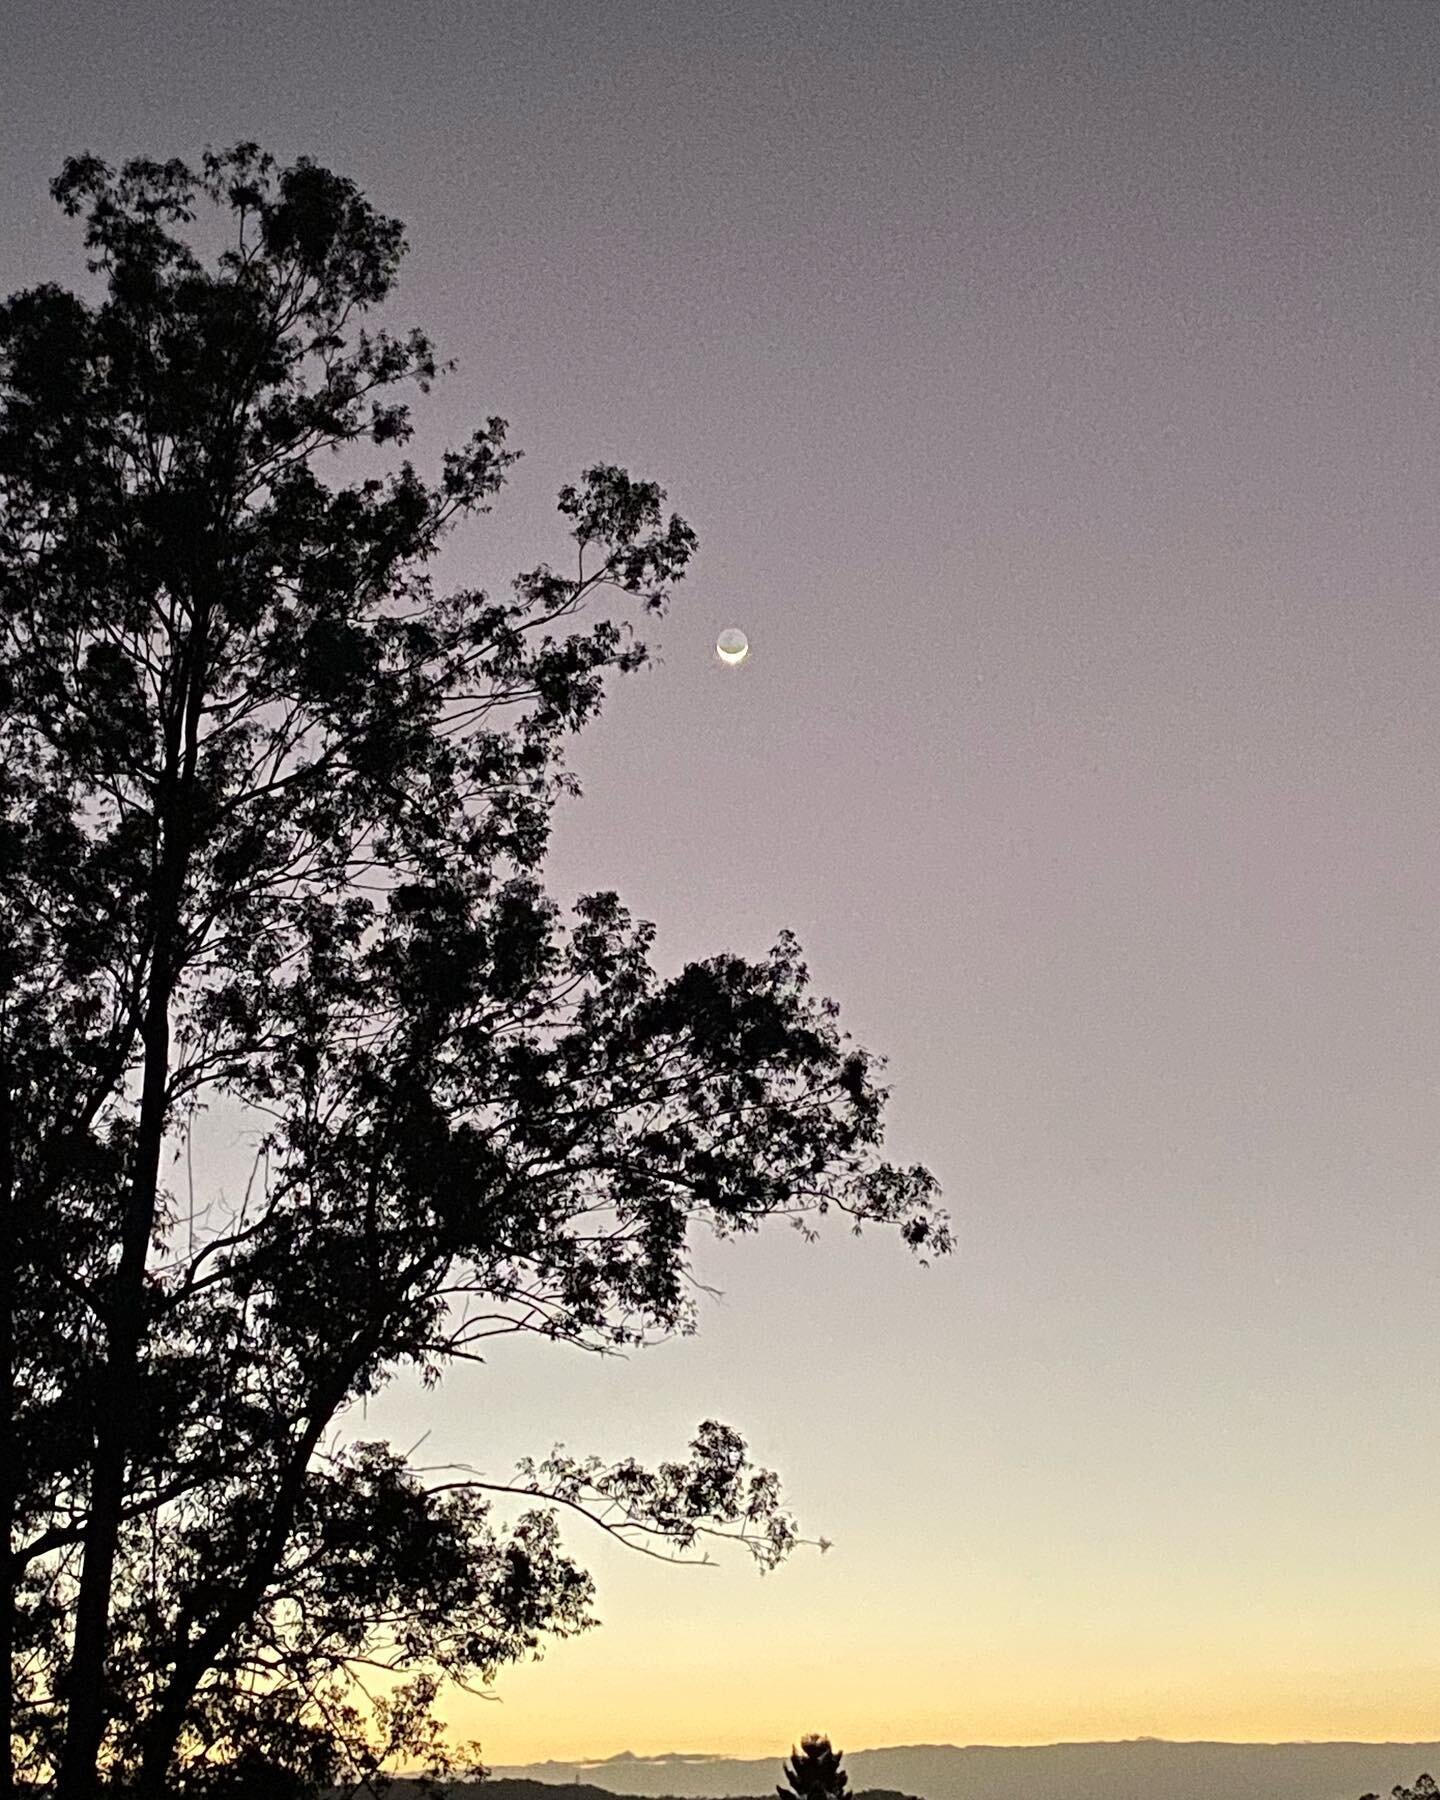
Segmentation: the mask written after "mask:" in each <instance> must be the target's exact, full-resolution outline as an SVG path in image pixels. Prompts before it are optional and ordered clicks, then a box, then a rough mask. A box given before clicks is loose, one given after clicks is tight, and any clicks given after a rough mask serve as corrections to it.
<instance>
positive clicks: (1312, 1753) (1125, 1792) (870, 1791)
mask: <svg viewBox="0 0 1440 1800" xmlns="http://www.w3.org/2000/svg"><path fill="white" fill-rule="evenodd" d="M788 1749H789V1746H788V1745H785V1746H783V1748H782V1753H781V1754H780V1755H777V1756H773V1757H764V1758H757V1759H755V1760H741V1759H739V1758H731V1757H719V1756H705V1755H696V1754H690V1753H683V1752H681V1753H671V1754H669V1755H666V1756H657V1757H640V1756H635V1755H633V1754H632V1753H629V1752H624V1753H622V1754H621V1755H619V1756H616V1757H610V1758H607V1759H606V1760H604V1761H603V1762H594V1763H557V1762H547V1763H536V1764H531V1765H528V1766H524V1767H498V1768H496V1769H495V1770H494V1771H493V1775H492V1778H491V1779H489V1780H487V1781H486V1782H485V1783H484V1784H483V1787H484V1800H559V1796H557V1795H556V1792H555V1790H556V1789H557V1788H562V1789H563V1792H564V1800H666V1797H667V1796H678V1795H683V1796H686V1800H751V1797H752V1796H754V1797H764V1796H773V1794H774V1791H775V1783H776V1779H777V1773H778V1771H779V1770H780V1766H781V1763H782V1762H783V1760H784V1754H783V1753H784V1751H785V1750H788ZM845 1763H846V1766H847V1768H848V1769H849V1770H850V1779H851V1785H852V1789H855V1790H858V1792H857V1796H856V1800H860V1797H861V1796H862V1795H876V1796H878V1795H879V1794H880V1793H882V1792H883V1793H885V1794H887V1795H894V1794H906V1795H914V1794H919V1795H923V1796H924V1797H925V1800H1359V1796H1360V1795H1362V1794H1366V1793H1373V1794H1380V1795H1388V1794H1389V1792H1390V1790H1391V1788H1393V1787H1395V1786H1396V1785H1397V1784H1398V1785H1403V1786H1406V1787H1410V1786H1413V1784H1414V1782H1415V1779H1416V1777H1417V1776H1418V1775H1419V1774H1420V1773H1421V1772H1422V1771H1424V1770H1428V1771H1429V1772H1430V1773H1431V1774H1434V1775H1437V1776H1440V1742H1434V1743H1418V1744H1417V1743H1385V1744H1367V1743H1353V1742H1337V1743H1298V1744H1232V1743H1205V1742H1192V1743H1180V1742H1172V1741H1170V1740H1167V1739H1163V1738H1132V1739H1127V1740H1124V1741H1121V1742H1110V1743H1071V1744H1038V1745H1019V1746H1017V1745H994V1744H970V1745H965V1746H963V1747H962V1746H958V1745H955V1744H910V1745H899V1746H894V1747H891V1748H886V1749H876V1750H854V1751H850V1750H847V1751H846V1753H845ZM577 1782H578V1783H579V1784H580V1785H578V1786H577V1785H576V1783H577ZM522 1783H523V1786H522Z"/></svg>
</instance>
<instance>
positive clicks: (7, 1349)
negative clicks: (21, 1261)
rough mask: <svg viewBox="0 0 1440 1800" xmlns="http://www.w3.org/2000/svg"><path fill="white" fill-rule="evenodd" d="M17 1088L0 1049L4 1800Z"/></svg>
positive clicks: (11, 1737) (3, 1799)
mask: <svg viewBox="0 0 1440 1800" xmlns="http://www.w3.org/2000/svg"><path fill="white" fill-rule="evenodd" d="M15 1098H16V1096H15V1088H14V1076H13V1071H12V1069H11V1065H10V1052H9V1048H8V1045H0V1220H3V1226H0V1229H3V1232H4V1242H3V1244H0V1363H3V1365H4V1382H5V1419H4V1425H3V1429H0V1529H3V1531H4V1539H3V1542H4V1546H5V1572H6V1575H7V1577H8V1580H7V1582H6V1586H5V1598H4V1602H3V1604H0V1800H10V1797H11V1795H13V1794H14V1792H15V1660H14V1659H15V1575H16V1569H15V1563H14V1560H13V1558H14V1554H15V1501H16V1494H15V1476H16V1461H17V1459H16V1456H15V1443H14V1419H15V1398H16V1395H15V1265H16V1263H17V1261H18V1257H17V1255H16V1252H17V1250H18V1249H19V1238H20V1233H19V1229H18V1223H17V1220H16V1217H15V1206H16V1193H15Z"/></svg>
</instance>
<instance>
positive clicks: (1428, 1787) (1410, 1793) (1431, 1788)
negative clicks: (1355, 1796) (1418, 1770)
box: [1360, 1775, 1440, 1800]
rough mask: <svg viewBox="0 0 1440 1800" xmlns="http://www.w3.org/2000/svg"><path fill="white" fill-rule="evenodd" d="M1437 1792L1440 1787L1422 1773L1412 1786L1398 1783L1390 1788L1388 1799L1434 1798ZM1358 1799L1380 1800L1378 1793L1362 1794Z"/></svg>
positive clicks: (1418, 1799) (1416, 1799)
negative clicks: (1403, 1785)
mask: <svg viewBox="0 0 1440 1800" xmlns="http://www.w3.org/2000/svg"><path fill="white" fill-rule="evenodd" d="M1437 1794H1440V1787H1436V1785H1435V1782H1434V1780H1433V1779H1432V1778H1431V1777H1430V1776H1429V1775H1422V1776H1421V1777H1420V1779H1419V1780H1418V1781H1417V1782H1416V1783H1415V1785H1414V1787H1413V1788H1407V1787H1401V1786H1399V1785H1398V1784H1397V1785H1396V1786H1395V1787H1393V1788H1391V1790H1390V1800H1435V1796H1436V1795H1437ZM1360 1800H1380V1796H1379V1795H1378V1794H1362V1795H1361V1796H1360Z"/></svg>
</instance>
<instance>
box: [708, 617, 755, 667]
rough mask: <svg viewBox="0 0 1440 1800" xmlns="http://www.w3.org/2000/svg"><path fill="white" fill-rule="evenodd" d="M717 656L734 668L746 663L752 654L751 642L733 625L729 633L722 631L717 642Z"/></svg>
mask: <svg viewBox="0 0 1440 1800" xmlns="http://www.w3.org/2000/svg"><path fill="white" fill-rule="evenodd" d="M715 654H716V655H717V656H718V657H719V658H720V660H721V662H723V663H729V664H730V666H731V667H732V668H734V666H735V665H736V664H737V663H742V662H744V660H745V658H746V657H747V656H748V655H749V654H750V640H749V638H747V637H746V635H745V633H744V632H743V631H737V630H736V629H735V627H734V626H733V625H732V626H731V627H730V628H729V630H728V631H722V632H721V633H720V635H719V637H718V638H717V639H716V640H715Z"/></svg>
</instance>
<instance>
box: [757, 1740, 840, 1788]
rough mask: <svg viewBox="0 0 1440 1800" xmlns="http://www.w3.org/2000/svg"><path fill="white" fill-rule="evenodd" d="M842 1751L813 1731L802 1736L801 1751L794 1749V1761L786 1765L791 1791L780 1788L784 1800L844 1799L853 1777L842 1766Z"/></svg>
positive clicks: (792, 1747)
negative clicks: (833, 1748) (835, 1748)
mask: <svg viewBox="0 0 1440 1800" xmlns="http://www.w3.org/2000/svg"><path fill="white" fill-rule="evenodd" d="M843 1755H844V1752H843V1751H842V1750H832V1749H831V1748H830V1740H829V1738H827V1737H822V1736H821V1735H819V1733H814V1732H812V1733H811V1734H810V1735H809V1736H808V1737H802V1738H801V1740H800V1748H799V1749H798V1750H797V1749H795V1748H794V1746H793V1745H792V1746H791V1749H790V1760H789V1762H788V1763H787V1764H785V1765H784V1774H785V1780H786V1781H787V1782H788V1783H789V1791H788V1792H787V1791H786V1789H785V1788H783V1787H779V1786H777V1787H776V1789H775V1792H776V1793H777V1794H778V1795H779V1796H780V1800H841V1796H842V1795H843V1794H844V1792H845V1790H846V1788H847V1787H848V1786H849V1785H850V1777H849V1776H848V1775H847V1774H846V1773H845V1771H844V1770H843V1769H842V1768H841V1767H840V1758H841V1757H842V1756H843Z"/></svg>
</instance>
